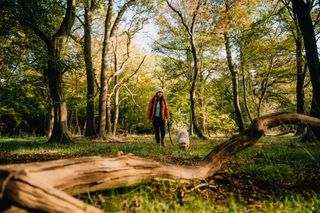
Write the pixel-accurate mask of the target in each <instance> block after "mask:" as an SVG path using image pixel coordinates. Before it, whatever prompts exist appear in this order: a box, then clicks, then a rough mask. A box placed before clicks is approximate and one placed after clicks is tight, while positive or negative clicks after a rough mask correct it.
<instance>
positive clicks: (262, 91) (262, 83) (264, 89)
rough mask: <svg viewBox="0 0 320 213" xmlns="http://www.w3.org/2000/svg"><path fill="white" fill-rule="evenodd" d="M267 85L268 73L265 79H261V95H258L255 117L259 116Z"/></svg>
mask: <svg viewBox="0 0 320 213" xmlns="http://www.w3.org/2000/svg"><path fill="white" fill-rule="evenodd" d="M268 85H269V75H268V76H267V78H266V79H264V80H263V81H261V96H260V97H259V102H258V108H257V117H260V116H261V108H262V102H263V100H264V99H265V97H266V94H267V88H268Z"/></svg>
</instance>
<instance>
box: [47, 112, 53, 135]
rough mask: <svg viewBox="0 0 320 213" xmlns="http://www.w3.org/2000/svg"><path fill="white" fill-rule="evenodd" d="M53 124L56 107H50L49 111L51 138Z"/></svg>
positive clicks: (49, 132)
mask: <svg viewBox="0 0 320 213" xmlns="http://www.w3.org/2000/svg"><path fill="white" fill-rule="evenodd" d="M53 124H54V108H53V107H50V112H49V125H48V137H49V138H50V137H51V135H52V130H53Z"/></svg>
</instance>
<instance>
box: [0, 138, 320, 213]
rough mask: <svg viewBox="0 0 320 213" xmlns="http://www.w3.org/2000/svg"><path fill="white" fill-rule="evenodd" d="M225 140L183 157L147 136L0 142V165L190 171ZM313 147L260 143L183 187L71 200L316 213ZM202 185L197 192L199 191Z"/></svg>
mask: <svg viewBox="0 0 320 213" xmlns="http://www.w3.org/2000/svg"><path fill="white" fill-rule="evenodd" d="M224 140H226V139H225V138H212V139H210V140H206V141H201V140H198V139H196V138H193V137H192V138H191V148H190V150H188V151H183V150H180V149H178V148H177V141H176V140H174V143H175V145H174V146H173V145H171V143H170V142H169V140H167V141H166V147H160V146H157V145H156V143H155V142H154V140H153V137H152V136H137V135H133V136H129V137H128V138H126V139H125V141H124V142H119V143H114V142H113V143H107V142H97V141H90V140H88V139H86V138H83V137H80V138H75V144H70V145H56V144H46V143H45V141H46V138H0V163H1V164H8V163H24V162H33V161H45V160H53V159H61V158H70V157H80V156H102V157H113V156H116V155H117V153H118V152H119V151H122V152H123V153H124V154H126V153H132V154H134V155H138V156H142V157H146V158H149V159H155V160H157V161H161V162H165V163H174V164H181V165H193V164H196V163H198V162H199V161H200V160H202V159H203V158H204V157H205V156H206V155H207V154H208V153H209V151H210V150H212V148H213V147H215V146H216V145H217V144H219V143H221V142H223V141H224ZM319 150H320V144H317V143H301V142H299V138H296V137H289V136H287V137H264V138H262V140H260V141H259V142H258V143H257V144H256V145H255V146H253V147H250V148H248V149H245V150H243V151H242V152H240V153H238V154H237V155H235V156H233V157H232V159H231V160H230V161H229V162H228V163H226V164H225V165H224V166H223V168H222V169H221V170H220V171H219V172H218V173H217V174H216V175H215V176H214V177H212V178H208V179H206V180H194V181H191V182H188V183H185V182H184V183H182V182H168V181H158V182H148V183H142V184H139V185H137V186H132V187H125V188H119V189H111V190H106V191H102V192H95V193H87V194H81V195H78V197H79V198H80V199H82V200H84V201H86V202H87V203H90V204H92V205H95V206H97V207H99V208H102V209H103V210H104V211H106V212H121V211H123V212H319V211H320V195H319V194H320V193H319V192H320V183H319V181H318V180H319V179H320V163H319V162H320V151H319ZM201 183H202V184H203V183H206V184H207V185H204V187H199V188H197V187H198V186H199V184H201Z"/></svg>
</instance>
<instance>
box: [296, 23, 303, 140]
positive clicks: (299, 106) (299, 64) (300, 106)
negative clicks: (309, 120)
mask: <svg viewBox="0 0 320 213" xmlns="http://www.w3.org/2000/svg"><path fill="white" fill-rule="evenodd" d="M295 44H296V61H297V64H296V69H297V86H296V97H297V113H300V114H304V79H305V71H304V70H303V55H302V35H301V31H300V29H299V28H298V26H297V35H296V39H295ZM303 134H305V126H303V125H298V126H297V132H296V135H303Z"/></svg>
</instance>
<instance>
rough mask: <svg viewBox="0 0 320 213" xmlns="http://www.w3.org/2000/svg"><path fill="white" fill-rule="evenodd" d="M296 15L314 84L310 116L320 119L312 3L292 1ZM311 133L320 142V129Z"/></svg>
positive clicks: (319, 65) (319, 79)
mask: <svg viewBox="0 0 320 213" xmlns="http://www.w3.org/2000/svg"><path fill="white" fill-rule="evenodd" d="M291 1H292V6H293V10H294V12H295V14H296V15H297V18H298V23H299V27H300V30H301V34H302V36H303V41H304V47H305V50H306V58H307V63H308V67H309V71H310V77H311V84H312V104H311V110H310V116H312V117H317V118H320V107H319V106H320V61H319V57H318V49H317V41H316V36H315V32H314V27H313V23H312V19H311V14H310V8H311V5H310V4H311V2H309V1H307V3H305V1H303V0H291ZM308 131H309V132H312V135H314V136H315V139H317V140H320V127H311V128H308Z"/></svg>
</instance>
